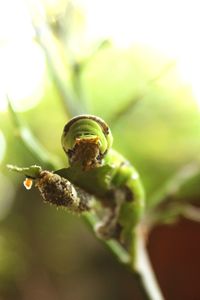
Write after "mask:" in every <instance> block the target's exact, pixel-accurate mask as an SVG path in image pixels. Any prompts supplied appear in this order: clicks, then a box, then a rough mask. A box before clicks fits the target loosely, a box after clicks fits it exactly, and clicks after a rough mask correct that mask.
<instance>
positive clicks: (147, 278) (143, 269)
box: [131, 226, 164, 300]
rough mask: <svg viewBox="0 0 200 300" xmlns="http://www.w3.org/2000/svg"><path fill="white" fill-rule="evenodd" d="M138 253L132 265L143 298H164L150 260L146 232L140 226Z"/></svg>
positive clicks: (154, 299)
mask: <svg viewBox="0 0 200 300" xmlns="http://www.w3.org/2000/svg"><path fill="white" fill-rule="evenodd" d="M140 227H141V226H140ZM136 253H137V255H136V259H135V262H134V265H132V266H131V267H132V272H133V273H134V275H135V278H136V281H137V284H138V287H139V289H140V291H141V293H142V295H143V299H144V300H164V297H163V295H162V292H161V290H160V288H159V285H158V283H157V280H156V277H155V275H154V271H153V269H152V266H151V263H150V260H149V255H148V253H147V249H146V243H145V238H144V234H143V232H142V231H141V229H140V228H138V230H137V239H136Z"/></svg>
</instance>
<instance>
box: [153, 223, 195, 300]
mask: <svg viewBox="0 0 200 300" xmlns="http://www.w3.org/2000/svg"><path fill="white" fill-rule="evenodd" d="M148 250H149V253H150V257H151V260H152V263H153V267H154V270H155V272H156V275H157V278H159V283H160V285H161V287H162V290H163V293H164V296H165V298H166V300H179V299H181V300H199V299H200V224H199V223H194V222H190V221H186V220H181V221H180V222H179V223H177V224H173V225H172V226H159V227H157V228H155V229H154V230H153V232H152V234H151V236H150V239H149V243H148Z"/></svg>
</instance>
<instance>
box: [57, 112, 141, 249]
mask: <svg viewBox="0 0 200 300" xmlns="http://www.w3.org/2000/svg"><path fill="white" fill-rule="evenodd" d="M61 142H62V147H63V149H64V151H65V153H66V154H67V157H68V163H69V165H70V167H69V168H67V169H62V170H60V171H58V172H57V173H58V174H59V175H61V176H64V177H66V178H67V179H68V180H70V182H72V183H73V184H76V185H77V186H79V187H81V188H82V189H84V190H85V191H86V192H88V193H89V194H93V195H95V196H96V198H97V199H98V200H99V201H100V202H101V203H102V206H103V207H104V208H105V210H106V211H107V213H106V214H105V216H104V219H103V221H102V224H101V225H99V226H98V228H96V231H97V234H98V235H99V236H100V237H101V238H103V239H110V238H116V239H118V240H120V241H121V243H122V244H125V245H126V246H127V247H129V248H130V247H131V245H132V244H133V236H134V231H135V229H136V226H137V224H138V222H139V221H140V220H141V218H142V215H143V212H144V204H145V195H144V189H143V186H142V183H141V181H140V178H139V174H138V172H137V171H136V170H135V168H134V167H133V166H132V165H131V164H130V163H129V162H128V161H127V160H126V159H125V158H124V157H123V156H122V155H120V154H119V153H118V152H117V151H115V150H113V149H112V142H113V137H112V134H111V131H110V129H109V127H108V125H107V124H106V123H105V122H104V121H103V120H102V119H101V118H99V117H96V116H92V115H80V116H77V117H74V118H72V119H71V120H70V121H69V122H68V123H67V124H66V125H65V127H64V130H63V134H62V138H61Z"/></svg>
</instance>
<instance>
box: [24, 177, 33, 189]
mask: <svg viewBox="0 0 200 300" xmlns="http://www.w3.org/2000/svg"><path fill="white" fill-rule="evenodd" d="M23 184H24V186H25V188H26V189H27V190H30V189H31V188H32V185H33V180H32V179H31V178H26V179H25V180H24V182H23Z"/></svg>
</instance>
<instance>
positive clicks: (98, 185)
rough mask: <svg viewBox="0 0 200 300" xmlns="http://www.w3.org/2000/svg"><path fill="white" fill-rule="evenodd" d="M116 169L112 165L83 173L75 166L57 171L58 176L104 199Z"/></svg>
mask: <svg viewBox="0 0 200 300" xmlns="http://www.w3.org/2000/svg"><path fill="white" fill-rule="evenodd" d="M114 172H115V169H114V168H113V167H112V166H110V165H105V166H103V167H99V168H95V169H92V170H88V171H83V170H82V169H81V167H77V166H73V167H69V168H64V169H60V170H57V171H55V173H56V174H58V175H60V176H62V177H64V178H66V179H68V180H69V181H71V182H72V183H73V184H75V185H77V186H79V187H80V188H82V189H84V190H85V191H87V192H88V193H91V194H94V195H96V196H97V197H98V196H99V197H102V196H104V195H105V193H106V192H107V191H108V188H109V186H110V181H111V178H112V174H113V173H114Z"/></svg>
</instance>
